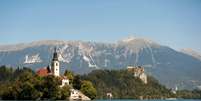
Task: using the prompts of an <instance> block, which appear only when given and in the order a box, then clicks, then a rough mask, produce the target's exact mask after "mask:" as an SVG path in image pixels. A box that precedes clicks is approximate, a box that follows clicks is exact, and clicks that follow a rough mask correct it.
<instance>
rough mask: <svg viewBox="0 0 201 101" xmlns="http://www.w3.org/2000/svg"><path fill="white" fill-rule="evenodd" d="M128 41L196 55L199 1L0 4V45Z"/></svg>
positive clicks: (200, 46)
mask: <svg viewBox="0 0 201 101" xmlns="http://www.w3.org/2000/svg"><path fill="white" fill-rule="evenodd" d="M128 36H135V37H145V38H149V39H151V40H153V41H155V42H157V43H159V44H161V45H166V46H169V47H172V48H174V49H176V50H180V49H182V48H192V49H194V50H197V51H199V52H201V0H0V45H4V44H16V43H27V42H32V41H38V40H83V41H96V42H109V43H115V42H117V41H118V40H121V39H123V38H125V37H128Z"/></svg>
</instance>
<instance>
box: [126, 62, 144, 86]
mask: <svg viewBox="0 0 201 101" xmlns="http://www.w3.org/2000/svg"><path fill="white" fill-rule="evenodd" d="M127 69H128V71H129V72H131V73H133V75H134V77H138V78H140V79H141V80H142V81H143V82H144V83H145V84H147V75H146V74H145V71H144V68H143V67H141V66H137V67H133V66H128V67H127Z"/></svg>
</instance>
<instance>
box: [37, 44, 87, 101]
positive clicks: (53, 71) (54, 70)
mask: <svg viewBox="0 0 201 101" xmlns="http://www.w3.org/2000/svg"><path fill="white" fill-rule="evenodd" d="M36 74H37V75H38V76H41V77H45V76H48V75H54V76H56V77H59V78H60V80H61V81H62V84H61V85H60V87H63V86H65V85H69V86H70V83H69V79H68V78H67V77H66V76H61V75H60V64H59V59H58V53H57V50H56V48H55V49H54V53H53V58H52V61H51V65H50V66H47V67H43V68H39V69H38V70H37V71H36ZM69 100H91V99H90V98H89V97H87V96H85V95H84V94H83V93H82V92H80V91H79V90H76V89H73V88H72V89H70V97H69Z"/></svg>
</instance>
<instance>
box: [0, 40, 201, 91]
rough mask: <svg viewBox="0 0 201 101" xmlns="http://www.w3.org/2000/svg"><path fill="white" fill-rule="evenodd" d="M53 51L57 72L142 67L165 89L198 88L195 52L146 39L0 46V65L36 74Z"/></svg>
mask: <svg viewBox="0 0 201 101" xmlns="http://www.w3.org/2000/svg"><path fill="white" fill-rule="evenodd" d="M55 47H56V48H57V51H58V53H59V60H60V62H61V71H62V73H63V72H64V70H65V69H69V70H72V71H74V72H75V73H80V74H85V73H88V72H90V71H92V70H94V69H126V68H127V66H143V67H144V68H145V71H146V73H147V74H149V75H152V76H154V77H155V78H156V79H158V80H159V82H161V83H162V84H164V85H166V86H167V87H168V88H174V87H176V86H177V87H178V88H179V89H194V88H196V87H198V86H200V85H201V58H200V56H201V55H200V54H199V53H198V52H195V51H193V50H190V51H189V49H187V50H186V49H184V50H181V51H177V50H174V49H172V48H170V47H168V46H164V45H160V44H158V43H156V42H154V41H152V40H150V39H145V38H136V37H128V38H125V39H123V40H119V41H117V42H114V43H98V42H85V41H58V40H43V41H36V42H32V43H21V44H13V45H1V46H0V65H7V66H12V67H14V68H17V67H23V66H26V67H30V68H32V69H33V70H37V69H39V68H41V67H46V66H48V65H49V64H50V62H51V59H52V54H53V52H54V48H55Z"/></svg>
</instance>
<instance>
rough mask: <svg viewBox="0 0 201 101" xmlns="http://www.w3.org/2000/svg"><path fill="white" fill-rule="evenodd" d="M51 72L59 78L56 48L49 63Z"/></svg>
mask: <svg viewBox="0 0 201 101" xmlns="http://www.w3.org/2000/svg"><path fill="white" fill-rule="evenodd" d="M51 71H52V74H53V75H54V76H59V59H58V53H57V50H56V48H55V49H54V54H53V58H52V62H51Z"/></svg>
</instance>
